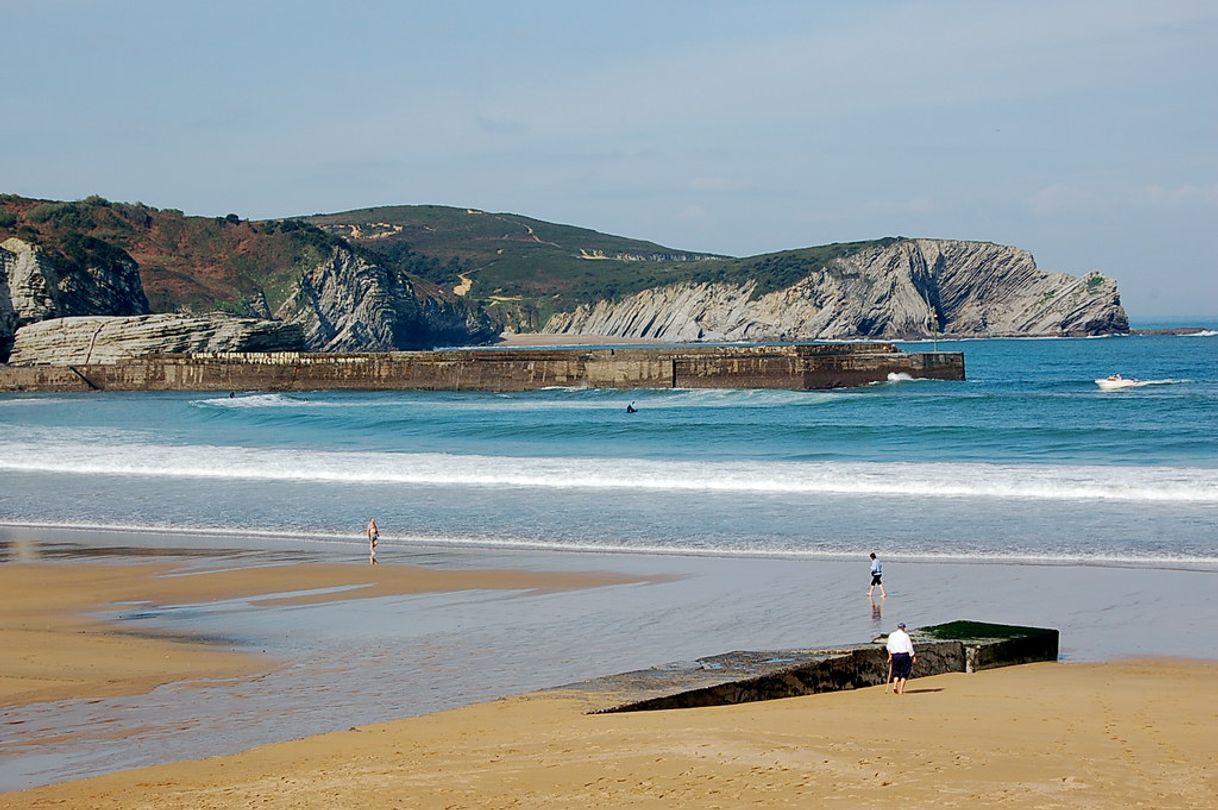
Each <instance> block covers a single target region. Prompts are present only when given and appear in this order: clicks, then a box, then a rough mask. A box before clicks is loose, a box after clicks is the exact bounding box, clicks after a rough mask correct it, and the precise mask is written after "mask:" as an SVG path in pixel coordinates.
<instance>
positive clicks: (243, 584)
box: [0, 562, 636, 707]
mask: <svg viewBox="0 0 1218 810" xmlns="http://www.w3.org/2000/svg"><path fill="white" fill-rule="evenodd" d="M632 581H636V580H634V579H632V578H629V577H620V576H613V575H612V574H606V573H603V572H595V573H586V574H578V573H558V574H544V573H530V572H519V571H490V570H487V571H440V570H429V569H424V568H419V567H415V566H401V565H384V566H381V565H378V566H376V567H372V566H367V565H362V566H361V565H358V564H355V563H347V564H341V563H340V564H334V563H331V564H318V563H312V564H308V563H306V564H299V565H261V566H255V567H243V568H228V569H222V570H217V571H209V570H191V569H189V568H186V567H184V566H181V565H174V564H168V563H144V564H135V565H131V564H128V565H91V564H88V563H20V562H10V563H8V564H6V565H4V566H3V567H0V591H2V592H3V593H4V594H5V599H4V603H3V606H2V607H0V646H2V647H5V648H7V649H13V650H16V649H23V650H24V652H23V653H22V654H20V655H19V656H18V657H17V659H16V660H15V661H13V662H11V663H7V664H6V666H5V669H4V671H3V672H0V707H13V706H23V705H29V704H32V703H40V702H47V701H58V700H71V699H76V700H83V699H90V698H97V697H114V696H125V695H138V694H141V693H146V692H149V691H151V690H152V689H154V688H156V687H158V686H162V685H164V684H168V683H186V682H201V681H205V680H209V679H223V680H231V679H239V678H243V677H252V676H255V675H262V674H265V673H266V672H269V671H271V670H273V669H274V668H275V667H276V666H278V664H277V663H276V662H274V661H273V660H270V659H266V658H263V657H261V656H257V655H253V654H251V653H250V652H248V651H238V650H237V649H236V648H235V645H232V644H223V645H222V644H219V643H218V642H217V641H216V640H215V639H214V638H211V637H208V636H200V635H197V634H195V635H193V636H192V634H188V633H166V632H164V631H158V630H156V629H153V630H144V631H134V630H131V629H128V628H125V627H123V626H122V624H121V623H120V622H121V616H120V615H118V614H119V613H120V612H121V611H122V610H131V609H133V608H135V609H138V610H141V611H145V610H149V609H153V608H163V607H165V606H172V605H183V604H206V603H217V602H223V601H229V600H245V601H248V602H249V603H250V604H252V605H257V606H265V607H274V606H300V605H311V604H319V603H326V602H338V601H347V600H359V599H374V598H378V597H385V596H400V595H405V594H425V593H435V592H444V593H451V592H455V591H463V590H488V589H490V590H511V591H548V590H569V589H578V588H589V587H602V586H605V585H616V584H623V583H626V582H632ZM221 646H223V647H227V648H229V649H220V647H221ZM82 662H83V663H82Z"/></svg>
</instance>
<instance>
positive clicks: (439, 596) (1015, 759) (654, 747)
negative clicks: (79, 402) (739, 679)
mask: <svg viewBox="0 0 1218 810" xmlns="http://www.w3.org/2000/svg"><path fill="white" fill-rule="evenodd" d="M23 534H31V533H30V532H23ZM70 534H71V533H69V535H70ZM31 536H32V535H31ZM80 536H81V537H82V538H85V537H87V538H89V540H88V542H83V543H78V544H72V543H64V542H60V544H58V545H56V544H55V543H51V542H44V543H43V545H42V546H40V548H41V550H42V553H45V554H63V555H65V556H64V557H63V559H65V560H83V559H88V560H92V561H91V562H54V563H18V562H10V563H6V564H4V565H2V566H0V592H2V593H4V594H5V599H4V600H3V602H0V644H3V649H4V650H5V653H4V655H3V666H2V667H0V676H2V677H0V703H3V704H7V705H8V706H9V707H10V708H8V709H5V710H4V711H3V715H4V728H3V729H2V730H0V752H2V753H3V754H4V756H0V762H4V761H5V760H6V759H7V765H5V766H4V768H0V771H3V770H5V769H6V768H7V769H8V770H7V772H6V774H5V780H6V782H5V783H6V784H7V785H9V786H10V787H21V786H27V785H38V784H44V783H48V782H54V781H57V780H61V779H70V778H72V777H74V776H79V775H82V774H97V773H103V774H104V775H102V776H97V777H92V778H89V779H83V780H78V781H70V782H67V781H65V782H63V783H62V784H58V785H49V786H47V787H40V788H39V787H36V788H33V789H32V790H25V791H15V792H9V793H2V794H0V808H8V807H12V808H17V807H23V808H24V807H39V806H51V805H56V804H58V805H60V806H72V807H99V808H106V807H133V806H139V807H154V808H155V807H166V808H173V807H183V808H184V807H192V808H209V807H214V808H222V807H223V808H227V807H246V806H262V807H272V808H273V807H319V808H320V807H342V806H363V807H371V808H381V807H448V806H459V807H512V806H523V807H543V806H545V807H548V806H556V807H565V806H573V805H580V804H584V805H590V806H593V807H657V808H658V807H674V806H685V807H725V808H726V807H742V806H761V807H765V806H772V807H783V806H825V807H869V806H891V805H893V804H899V805H903V806H911V807H932V806H939V807H955V806H966V805H967V806H974V807H975V806H978V805H981V806H989V805H993V804H1002V805H1003V806H1010V807H1096V806H1114V804H1120V805H1123V806H1130V805H1137V804H1139V803H1141V804H1142V805H1144V806H1153V807H1209V806H1212V796H1213V795H1214V794H1215V792H1216V789H1218V781H1216V779H1218V777H1216V774H1215V770H1214V765H1213V763H1214V762H1215V761H1218V756H1215V755H1216V754H1218V736H1216V735H1214V734H1213V733H1212V730H1213V728H1214V725H1215V721H1216V720H1218V700H1216V698H1215V692H1214V690H1213V689H1212V685H1213V682H1214V680H1215V677H1216V676H1218V663H1215V662H1212V661H1211V662H1199V661H1184V660H1178V659H1164V658H1157V659H1149V658H1142V659H1127V660H1121V661H1118V662H1116V663H1112V664H1097V663H1069V664H1057V665H1033V666H1027V667H1018V668H1012V669H1007V670H998V671H991V672H983V673H979V674H976V675H947V676H939V677H936V678H926V679H920V680H915V681H914V682H912V683H911V686H910V689H909V691H908V693H907V694H906V695H905V696H904V697H901V698H897V697H895V696H893V695H886V694H884V692H883V690H882V689H869V690H860V691H858V692H854V693H840V694H834V695H820V696H814V697H809V698H798V699H791V700H784V701H775V702H771V703H766V704H748V705H742V706H736V707H723V708H716V709H699V710H688V711H677V712H660V713H647V714H634V715H604V716H588V715H586V714H584V712H585V711H586V710H588V709H590V708H595V707H597V706H602V705H605V704H606V703H607V702H610V701H608V700H606V699H604V698H598V697H597V696H593V695H588V694H586V693H581V692H573V691H549V692H541V693H536V692H534V693H532V694H525V695H522V696H518V697H510V698H505V699H500V700H492V701H491V702H481V703H476V704H475V705H467V706H465V707H464V708H458V709H451V710H446V711H435V709H437V708H443V707H444V706H446V705H447V706H453V705H460V704H462V703H472V702H474V701H486V700H487V699H488V698H490V697H494V696H496V695H504V694H510V693H512V692H521V691H524V690H526V689H537V688H539V687H540V686H553V685H555V684H558V683H563V682H565V680H573V679H574V678H571V677H570V675H571V674H572V673H574V672H584V673H586V676H587V677H591V676H592V675H596V674H608V673H611V672H615V671H623V670H625V669H629V668H632V667H634V666H646V665H651V664H658V663H663V662H664V661H668V660H675V659H678V658H681V657H683V656H688V655H690V654H714V653H719V652H724V651H726V650H728V649H734V648H745V647H747V648H751V649H776V648H780V647H781V646H784V645H785V646H798V644H799V643H803V642H808V641H821V642H834V641H851V640H859V638H860V637H866V635H867V632H866V628H867V627H872V628H873V629H875V630H879V629H880V628H881V626H887V625H888V624H891V622H892V621H894V620H895V618H897V617H900V618H911V617H915V616H919V617H924V619H926V620H930V619H939V618H945V619H946V618H957V617H959V616H968V615H978V614H981V615H980V617H982V618H994V619H998V620H1014V621H1018V620H1020V619H1022V620H1023V621H1024V622H1025V623H1029V624H1032V623H1042V624H1046V625H1049V626H1061V627H1073V629H1072V630H1070V631H1069V632H1064V634H1063V643H1064V647H1069V646H1070V645H1071V644H1081V646H1080V647H1079V649H1081V650H1083V651H1084V652H1087V653H1088V654H1089V655H1090V656H1091V657H1092V659H1093V661H1094V660H1095V659H1096V658H1104V657H1108V656H1111V655H1114V654H1115V655H1118V656H1119V655H1129V654H1134V653H1136V652H1137V651H1138V650H1145V649H1148V647H1147V646H1146V645H1147V644H1148V643H1150V642H1149V641H1148V639H1150V640H1155V641H1156V642H1157V644H1158V645H1159V646H1154V645H1153V644H1152V646H1150V647H1149V649H1151V650H1157V651H1161V650H1167V651H1168V652H1167V653H1166V654H1176V653H1173V652H1171V651H1172V650H1187V651H1189V652H1188V653H1185V654H1190V653H1191V651H1193V650H1196V644H1197V642H1198V639H1199V638H1200V637H1201V636H1202V635H1204V632H1203V630H1202V628H1205V627H1207V626H1211V625H1210V617H1211V615H1212V612H1211V611H1209V609H1208V608H1207V607H1205V606H1207V605H1208V601H1207V600H1206V597H1205V594H1207V593H1209V592H1211V591H1210V587H1209V586H1210V583H1211V582H1212V581H1213V576H1214V574H1213V572H1195V571H1154V570H1137V569H1094V568H1076V567H1044V566H977V565H956V566H952V565H947V566H944V565H922V566H915V565H912V564H910V565H909V567H908V568H906V567H903V566H902V567H896V566H894V569H895V571H896V573H897V574H899V575H900V576H898V577H895V579H894V582H895V583H896V589H895V593H896V595H894V596H892V597H891V598H890V600H889V604H888V605H887V607H886V608H885V606H883V605H878V606H877V605H873V606H872V607H871V608H870V610H868V608H867V606H866V599H865V598H864V597H863V596H862V585H859V584H857V582H856V579H857V578H852V576H851V575H853V574H857V571H856V569H857V568H858V567H859V566H858V565H856V564H854V563H834V562H829V561H819V562H809V563H795V562H792V561H784V560H774V561H764V560H760V561H759V560H753V561H749V560H730V559H715V558H711V559H698V558H672V557H662V556H650V557H648V556H645V555H644V556H640V555H587V554H568V555H554V554H545V555H538V556H536V557H532V556H529V555H525V554H523V553H522V552H519V551H513V552H511V553H508V552H492V551H489V550H486V549H468V550H464V551H459V550H451V549H445V550H431V551H429V550H427V549H425V548H423V547H412V548H411V549H410V550H409V556H406V551H405V550H402V551H401V554H402V555H403V557H404V559H409V560H411V561H413V562H422V563H424V565H422V566H418V565H404V564H394V563H392V562H390V563H387V564H383V565H381V566H377V567H376V568H372V567H370V566H367V565H356V564H347V563H335V562H330V561H329V559H331V558H333V557H336V556H339V555H346V554H349V553H350V551H351V550H352V549H351V548H348V547H347V545H346V544H343V545H341V546H336V547H335V548H334V549H330V548H329V546H326V545H323V546H320V547H319V549H320V550H318V551H300V550H294V551H292V552H291V555H290V556H289V557H287V558H286V559H288V560H295V561H294V562H293V563H292V564H290V565H282V564H279V563H281V562H283V561H285V558H284V557H283V553H280V552H275V553H268V552H265V551H250V550H248V549H244V548H242V547H240V544H238V543H235V541H234V539H233V538H225V539H223V540H214V539H213V540H212V541H211V542H213V543H220V544H222V545H224V546H225V548H224V549H222V550H216V551H213V552H207V553H204V551H203V550H202V549H194V550H190V551H189V552H182V551H181V550H179V551H177V552H175V551H174V550H173V549H162V550H156V549H155V548H152V547H147V546H151V545H153V544H155V543H159V542H171V543H172V542H173V541H174V540H175V538H171V537H166V538H158V537H156V536H146V537H144V536H138V535H121V534H116V535H115V536H114V537H109V536H103V535H101V534H96V535H95V534H89V533H80ZM60 540H61V541H62V540H63V538H60ZM103 540H105V541H107V542H108V543H109V545H105V544H103V542H102V541H103ZM176 540H177V545H185V541H186V539H185V538H184V537H179V538H176ZM113 541H119V542H113ZM140 543H145V544H146V546H141V545H140ZM357 546H358V544H357ZM32 549H34V546H30V547H29V548H27V552H31V550H32ZM107 549H108V551H107ZM355 550H357V551H358V547H357V548H356V549H355ZM391 550H392V549H391ZM175 553H183V554H184V556H182V557H179V558H176V559H174V558H173V557H172V555H173V554H175ZM163 554H169V555H170V557H169V558H168V559H167V558H166V557H164V556H160V555H163ZM142 555H148V556H149V557H152V558H153V559H156V560H157V561H156V562H151V563H141V562H138V560H139V559H141V558H142ZM389 556H393V555H389ZM268 563H271V564H268ZM513 566H516V567H515V568H513ZM590 568H591V569H594V570H595V571H596V572H595V573H588V569H590ZM490 569H495V570H490ZM860 576H861V575H860ZM902 578H907V579H910V580H913V579H916V580H917V581H918V582H919V583H920V584H921V586H922V587H921V589H920V590H919V592H917V593H909V594H901V592H900V583H901V581H902ZM964 582H971V583H973V585H972V590H968V591H965V590H963V589H962V588H963V583H964ZM792 583H794V584H792ZM864 584H865V583H864ZM601 586H610V587H601ZM839 591H840V593H839ZM1008 591H1009V593H1008ZM1033 591H1034V592H1036V593H1038V594H1041V595H1042V597H1043V598H1042V599H1040V600H1038V601H1037V602H1035V603H1028V602H1027V600H1026V598H1021V597H1020V595H1026V593H1028V592H1033ZM979 593H984V594H985V598H984V599H983V598H982V597H981V596H979V595H978V594H979ZM813 594H815V595H816V597H815V599H816V601H809V599H810V598H811V595H813ZM1074 594H1084V595H1086V598H1080V599H1078V600H1077V604H1075V605H1073V606H1070V607H1069V608H1066V607H1057V608H1052V609H1050V608H1048V607H1046V606H1048V605H1058V606H1066V605H1069V604H1070V599H1071V598H1073V596H1072V595H1074ZM1169 594H1170V595H1171V598H1169V597H1168V595H1169ZM364 597H368V598H367V599H365V598H364ZM371 597H376V598H371ZM224 600H229V601H228V602H225V601H224ZM860 600H861V602H860ZM120 603H121V604H120ZM856 603H859V604H857V605H856ZM843 604H848V605H849V606H851V607H852V608H854V607H858V608H861V609H862V616H861V617H855V618H849V617H850V616H853V615H854V613H856V612H857V610H855V609H847V608H843V607H842V606H841V605H843ZM156 605H162V606H164V605H168V606H171V608H169V609H167V610H165V611H161V612H158V611H157V610H154V609H153V607H154V606H156ZM930 605H937V606H938V607H937V610H939V611H940V612H945V611H950V612H951V613H950V614H946V615H944V616H942V617H940V616H937V615H934V614H933V613H931V612H930V611H929V609H928V606H930ZM969 605H971V606H972V607H968V606H969ZM1168 605H1170V608H1169V607H1168ZM1038 606H1039V608H1038ZM1156 606H1157V607H1156ZM1038 609H1039V612H1038ZM885 610H886V612H885ZM809 611H812V612H809ZM982 611H984V612H982ZM1063 611H1064V612H1063ZM1122 611H1124V612H1122ZM130 612H134V613H136V614H143V613H149V614H155V616H159V618H156V617H154V618H151V619H148V620H145V619H138V620H132V618H131V616H129V615H128V616H124V617H123V619H122V621H121V622H120V621H112V620H115V619H117V618H118V617H119V616H120V615H121V614H124V613H130ZM86 613H92V614H93V615H92V616H86V615H85V614H86ZM881 613H883V614H884V615H882V616H881V615H880V614H881ZM957 613H958V614H959V616H957V615H956V614H957ZM838 614H840V615H838ZM835 615H836V616H838V618H837V619H834V618H833V617H834V616H835ZM843 617H844V618H843ZM868 617H869V618H868ZM1168 617H1172V618H1171V619H1170V621H1169V619H1168ZM916 620H917V621H922V620H923V619H916ZM1137 622H1141V624H1138V623H1137ZM127 628H139V630H140V634H138V635H137V634H136V633H135V632H133V631H132V630H130V629H127ZM1152 628H1154V629H1153V630H1152ZM149 630H152V631H154V632H162V633H168V634H172V637H160V638H158V637H149V636H148V635H147V633H148V631H149ZM195 633H197V634H198V636H199V639H200V640H202V641H205V642H207V643H190V640H191V638H192V634H195ZM224 634H231V635H232V641H231V643H230V642H229V641H228V640H226V639H224V638H221V636H223V635H224ZM353 634H355V635H358V636H359V637H358V638H353ZM1177 637H1179V638H1178V639H1177ZM277 638H282V639H285V641H283V642H280V643H278V646H276V643H275V640H276V639H277ZM742 640H743V641H742ZM251 642H252V643H251ZM1163 645H1166V646H1163ZM261 647H269V648H270V652H271V653H272V655H271V656H266V657H259V656H252V655H246V654H238V653H236V652H234V651H235V650H242V651H248V650H250V649H251V648H253V649H254V651H255V652H257V651H258V648H261ZM1196 652H1197V653H1198V654H1206V651H1205V650H1196ZM1159 654H1163V653H1161V652H1160V653H1159ZM271 670H274V671H273V672H272V671H271ZM564 672H565V673H567V674H566V675H561V674H557V673H564ZM158 684H170V685H169V686H165V687H162V688H160V689H157V690H156V691H155V692H153V693H148V694H142V693H144V692H147V690H149V689H152V688H153V687H155V686H157V685H158ZM194 686H205V687H208V688H203V689H195V688H193V687H194ZM450 693H451V694H450ZM106 695H134V697H130V698H105V699H102V700H98V698H104V696H106ZM63 698H82V699H80V700H66V701H62V702H58V703H47V702H37V703H35V702H33V701H50V700H59V699H63ZM83 698H88V699H83ZM19 704H26V705H25V706H21V705H19ZM426 711H431V712H432V713H431V714H423V715H422V716H417V717H407V716H408V715H411V714H416V715H417V714H420V713H421V712H426ZM360 712H365V714H363V715H362V716H361V715H360ZM368 712H374V713H368ZM389 717H407V719H403V720H395V721H392V722H387V723H382V722H380V721H381V720H383V719H385V718H389ZM352 726H356V730H352V731H340V732H334V733H329V734H322V735H320V736H308V737H304V738H303V739H296V740H294V741H293V742H287V743H274V744H270V745H259V744H260V743H264V742H266V741H268V740H276V739H278V740H288V739H293V738H296V737H301V736H302V735H304V734H315V733H316V732H319V731H325V730H327V729H336V728H340V729H346V728H350V727H352ZM301 729H311V730H308V731H302V730H301ZM5 738H7V742H4V740H5ZM253 746H258V747H253ZM243 750H244V753H237V754H229V752H233V751H243ZM206 753H216V754H224V756H219V757H211V758H208V759H196V758H197V757H199V756H202V755H203V754H206ZM172 759H180V760H181V761H179V762H176V763H173V764H168V765H155V766H153V767H150V768H140V769H138V770H127V771H123V770H120V769H122V768H128V767H132V766H136V765H142V764H146V763H149V762H158V761H168V760H172ZM111 771H114V772H111Z"/></svg>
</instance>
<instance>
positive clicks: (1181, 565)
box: [0, 520, 1218, 572]
mask: <svg viewBox="0 0 1218 810" xmlns="http://www.w3.org/2000/svg"><path fill="white" fill-rule="evenodd" d="M23 529H24V530H30V531H33V532H37V533H42V534H61V533H62V534H66V535H71V534H78V535H81V536H94V537H95V536H97V535H102V534H114V535H125V534H131V535H136V536H143V537H148V536H164V535H168V536H173V537H178V538H183V537H197V538H205V539H208V540H223V539H226V538H232V539H245V538H257V539H260V540H267V541H275V542H276V543H282V542H287V541H285V537H286V538H290V542H293V543H295V542H301V543H315V544H318V545H322V546H330V545H335V544H337V545H341V546H342V547H344V548H356V547H361V546H362V544H363V541H362V540H360V539H358V538H354V536H353V535H352V533H351V532H339V531H334V532H316V531H314V532H301V531H296V530H295V529H291V528H279V529H246V528H242V529H230V528H221V527H206V526H203V527H199V526H195V527H189V528H186V527H182V526H155V525H148V526H136V525H117V524H114V525H112V524H97V525H86V524H66V523H29V522H22V521H16V522H5V521H2V520H0V532H3V531H5V530H10V531H12V530H23ZM381 548H382V549H393V548H397V549H405V548H411V549H419V548H424V549H428V550H451V551H454V552H479V551H483V552H493V553H501V552H512V551H520V552H528V553H542V554H555V555H563V556H566V555H572V556H581V555H582V556H601V555H605V556H611V557H612V556H627V557H634V556H637V557H677V558H682V557H689V558H695V559H725V560H732V559H734V560H792V561H810V562H816V561H823V562H850V561H855V560H857V559H858V558H859V554H860V553H861V551H860V550H857V549H853V550H842V551H820V550H814V551H766V550H761V549H730V548H679V547H667V546H627V545H591V544H588V545H573V544H569V543H560V542H552V543H547V542H545V541H532V542H525V541H520V542H511V541H498V542H496V541H489V540H477V539H464V538H458V539H444V538H438V537H427V536H411V537H410V538H406V539H403V538H382V540H381ZM885 559H887V560H892V561H899V562H902V563H909V564H911V565H999V566H1006V565H1009V566H1044V567H1084V568H1111V569H1129V570H1148V571H1193V572H1218V557H1135V556H1128V557H1118V556H1090V557H1089V556H1083V555H1069V554H1061V555H1057V556H1053V555H1048V554H1039V555H1032V554H1023V555H1020V554H985V553H971V552H959V553H943V554H919V553H902V552H899V551H898V552H892V553H887V554H885Z"/></svg>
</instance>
